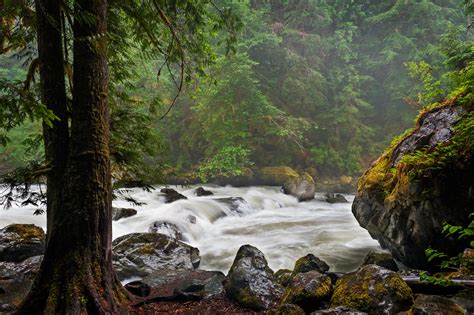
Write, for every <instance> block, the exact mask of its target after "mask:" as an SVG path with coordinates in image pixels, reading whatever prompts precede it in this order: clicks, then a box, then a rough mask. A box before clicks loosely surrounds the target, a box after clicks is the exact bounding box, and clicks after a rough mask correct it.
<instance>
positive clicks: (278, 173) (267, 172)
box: [258, 166, 298, 186]
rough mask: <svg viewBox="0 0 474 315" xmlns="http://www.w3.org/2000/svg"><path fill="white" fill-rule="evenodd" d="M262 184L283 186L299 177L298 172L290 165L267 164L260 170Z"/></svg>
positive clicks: (260, 182)
mask: <svg viewBox="0 0 474 315" xmlns="http://www.w3.org/2000/svg"><path fill="white" fill-rule="evenodd" d="M258 177H259V178H258V182H259V184H260V185H269V186H282V185H284V184H285V183H286V182H288V181H289V180H292V179H295V178H298V173H297V172H296V171H295V170H294V169H292V168H291V167H288V166H267V167H262V168H261V169H260V170H259V171H258Z"/></svg>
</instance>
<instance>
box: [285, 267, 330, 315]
mask: <svg viewBox="0 0 474 315" xmlns="http://www.w3.org/2000/svg"><path fill="white" fill-rule="evenodd" d="M331 293H332V284H331V279H330V278H329V277H328V276H326V275H324V274H322V273H319V272H317V271H308V272H305V273H299V274H297V275H296V276H295V277H294V278H293V279H292V280H291V282H290V284H289V285H288V286H287V288H286V291H285V294H284V295H283V299H282V303H290V304H296V305H298V306H300V307H301V308H302V309H303V310H304V311H305V312H312V311H314V310H316V309H318V308H319V307H321V306H322V305H323V303H325V302H328V301H329V299H330V298H331Z"/></svg>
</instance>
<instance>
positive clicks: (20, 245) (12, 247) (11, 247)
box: [0, 224, 46, 262]
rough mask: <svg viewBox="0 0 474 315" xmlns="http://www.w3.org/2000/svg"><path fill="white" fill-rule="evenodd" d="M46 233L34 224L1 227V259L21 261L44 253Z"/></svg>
mask: <svg viewBox="0 0 474 315" xmlns="http://www.w3.org/2000/svg"><path fill="white" fill-rule="evenodd" d="M45 239H46V235H45V233H44V231H43V229H41V228H40V227H38V226H36V225H33V224H11V225H9V226H6V227H4V228H3V229H0V261H11V262H21V261H23V260H25V259H27V258H29V257H33V256H37V255H42V254H43V253H44V248H45Z"/></svg>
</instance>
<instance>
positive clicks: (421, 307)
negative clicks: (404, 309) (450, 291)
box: [409, 294, 466, 315]
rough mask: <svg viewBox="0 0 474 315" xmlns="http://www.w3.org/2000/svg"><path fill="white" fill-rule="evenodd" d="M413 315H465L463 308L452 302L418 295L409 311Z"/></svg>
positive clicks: (446, 299) (432, 296) (436, 296)
mask: <svg viewBox="0 0 474 315" xmlns="http://www.w3.org/2000/svg"><path fill="white" fill-rule="evenodd" d="M409 313H410V314H414V315H424V314H426V315H430V314H450V315H457V314H459V315H461V314H466V311H465V310H464V308H462V307H461V306H459V305H458V304H456V303H454V302H453V301H452V300H450V299H448V298H445V297H442V296H438V295H423V294H420V295H418V296H417V297H416V299H415V304H414V305H413V307H412V308H411V309H410V311H409Z"/></svg>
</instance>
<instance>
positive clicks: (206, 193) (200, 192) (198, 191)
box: [194, 187, 214, 197]
mask: <svg viewBox="0 0 474 315" xmlns="http://www.w3.org/2000/svg"><path fill="white" fill-rule="evenodd" d="M194 193H195V194H196V196H198V197H201V196H212V195H214V193H213V192H212V191H209V190H205V189H204V188H202V187H198V188H196V190H195V191H194Z"/></svg>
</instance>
